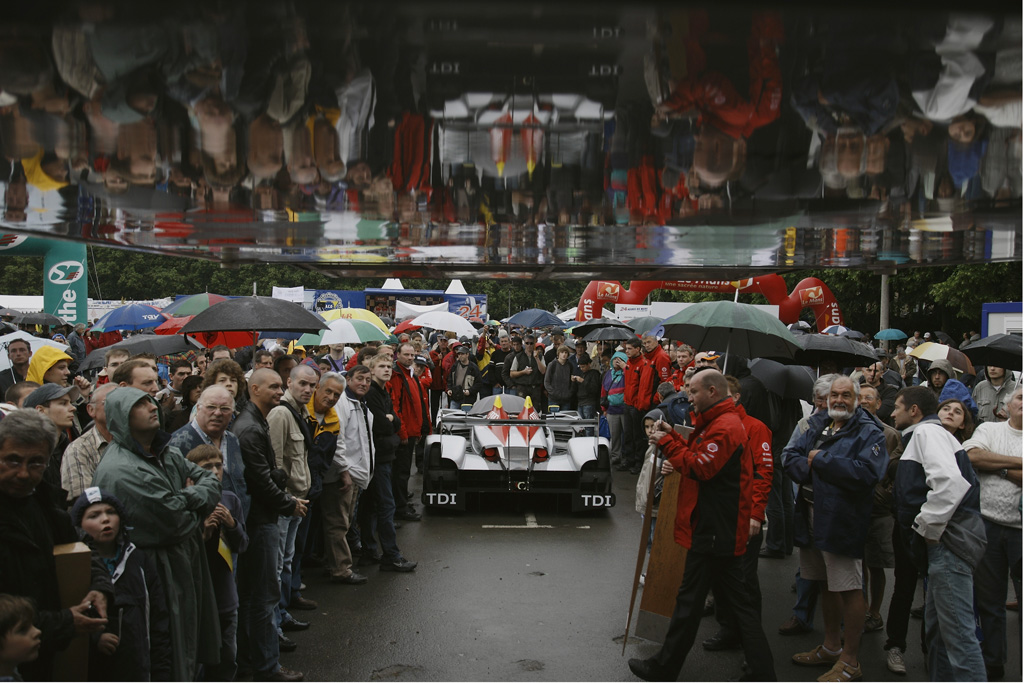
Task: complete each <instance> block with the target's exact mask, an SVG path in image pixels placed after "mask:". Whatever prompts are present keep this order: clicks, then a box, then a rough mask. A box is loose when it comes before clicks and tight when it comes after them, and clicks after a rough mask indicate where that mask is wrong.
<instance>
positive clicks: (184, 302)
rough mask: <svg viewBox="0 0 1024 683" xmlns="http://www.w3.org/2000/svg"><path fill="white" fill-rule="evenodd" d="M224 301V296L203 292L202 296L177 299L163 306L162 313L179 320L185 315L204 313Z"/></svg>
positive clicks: (196, 295)
mask: <svg viewBox="0 0 1024 683" xmlns="http://www.w3.org/2000/svg"><path fill="white" fill-rule="evenodd" d="M226 300H227V297H226V296H221V295H220V294H210V293H209V292H203V293H202V294H193V295H192V296H186V297H183V298H181V299H178V300H177V301H175V302H174V303H172V304H170V305H169V306H165V307H164V308H163V310H162V312H163V313H165V314H166V315H173V316H175V317H179V318H180V317H184V316H186V315H196V314H198V313H201V312H203V311H205V310H206V309H207V308H209V307H210V306H213V305H214V304H219V303H220V302H221V301H226Z"/></svg>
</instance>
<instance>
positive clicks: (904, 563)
mask: <svg viewBox="0 0 1024 683" xmlns="http://www.w3.org/2000/svg"><path fill="white" fill-rule="evenodd" d="M892 549H893V553H894V554H895V556H896V569H894V570H893V587H892V598H890V600H889V613H888V614H887V615H886V617H885V635H886V641H885V649H886V650H888V649H890V648H893V647H898V648H899V649H901V650H903V651H904V652H906V651H907V630H908V629H909V628H910V610H911V609H912V606H913V604H914V594H915V593H916V592H917V567H915V566H914V560H913V559H912V558H911V557H910V553H908V552H907V546H905V545H904V544H903V532H902V531H901V530H900V525H899V523H896V524H893V525H892ZM921 642H922V643H923V642H925V640H924V620H923V619H922V620H921Z"/></svg>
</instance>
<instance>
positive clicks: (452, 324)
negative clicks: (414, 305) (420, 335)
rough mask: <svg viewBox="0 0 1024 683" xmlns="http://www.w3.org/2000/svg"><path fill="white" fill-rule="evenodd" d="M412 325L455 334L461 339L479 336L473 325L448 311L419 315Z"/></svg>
mask: <svg viewBox="0 0 1024 683" xmlns="http://www.w3.org/2000/svg"><path fill="white" fill-rule="evenodd" d="M412 324H413V325H417V326H419V327H429V328H430V329H432V330H444V331H445V332H454V333H455V334H457V335H459V336H460V337H475V336H477V334H479V333H478V332H477V330H476V328H475V327H473V325H472V323H470V322H469V321H468V320H466V319H465V318H463V317H462V316H461V315H455V314H454V313H449V312H448V311H430V312H429V313H424V314H423V315H418V316H416V317H415V318H413V319H412Z"/></svg>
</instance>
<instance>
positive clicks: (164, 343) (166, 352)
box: [102, 334, 192, 356]
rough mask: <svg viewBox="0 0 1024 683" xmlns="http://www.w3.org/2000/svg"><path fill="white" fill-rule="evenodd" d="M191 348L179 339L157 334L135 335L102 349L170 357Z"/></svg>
mask: <svg viewBox="0 0 1024 683" xmlns="http://www.w3.org/2000/svg"><path fill="white" fill-rule="evenodd" d="M191 348H192V347H191V346H189V344H188V342H187V341H185V340H184V339H182V338H181V337H174V336H167V335H159V334H135V335H132V336H131V337H128V338H127V339H125V340H123V341H119V342H117V343H116V344H111V345H110V346H108V347H106V348H104V349H102V350H103V351H107V350H109V349H127V350H128V351H129V352H130V353H131V354H132V355H133V356H134V355H136V354H139V353H152V354H153V355H154V356H170V355H171V354H175V353H185V352H186V351H188V350H190V349H191Z"/></svg>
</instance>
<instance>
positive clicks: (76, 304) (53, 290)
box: [0, 233, 89, 325]
mask: <svg viewBox="0 0 1024 683" xmlns="http://www.w3.org/2000/svg"><path fill="white" fill-rule="evenodd" d="M4 254H10V255H12V256H42V257H43V310H44V311H46V312H47V313H52V314H53V315H56V316H58V317H60V318H63V319H64V321H65V322H67V323H70V324H72V325H74V324H75V323H88V322H89V320H88V316H89V278H88V277H87V272H86V251H85V244H83V243H79V242H64V241H59V240H47V239H41V238H39V237H26V236H24V235H18V234H16V233H0V256H3V255H4Z"/></svg>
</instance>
